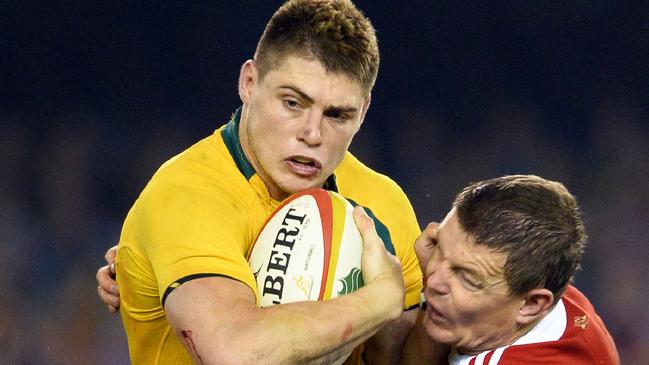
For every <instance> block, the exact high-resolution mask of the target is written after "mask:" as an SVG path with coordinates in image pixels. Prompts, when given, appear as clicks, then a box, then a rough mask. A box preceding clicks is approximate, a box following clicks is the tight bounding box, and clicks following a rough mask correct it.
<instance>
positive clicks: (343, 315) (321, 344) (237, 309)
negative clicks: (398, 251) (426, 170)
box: [165, 208, 404, 364]
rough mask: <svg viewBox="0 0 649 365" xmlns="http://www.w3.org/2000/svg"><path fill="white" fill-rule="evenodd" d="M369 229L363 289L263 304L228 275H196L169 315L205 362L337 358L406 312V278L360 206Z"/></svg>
mask: <svg viewBox="0 0 649 365" xmlns="http://www.w3.org/2000/svg"><path fill="white" fill-rule="evenodd" d="M354 217H355V219H356V223H357V225H358V226H359V229H360V231H361V234H362V235H363V241H364V246H363V257H362V267H363V278H364V280H365V282H366V285H365V286H364V287H363V288H361V289H359V290H358V291H356V292H354V293H351V294H348V295H344V296H341V297H338V298H335V299H333V300H330V301H326V302H317V301H311V302H299V303H291V304H283V305H276V306H271V307H265V308H259V307H257V306H256V305H255V297H254V294H253V293H252V291H251V290H250V288H248V287H247V286H246V285H244V284H242V283H240V282H238V281H235V280H232V279H228V278H220V277H210V278H202V279H195V280H191V281H189V282H187V283H184V284H182V285H181V286H180V287H178V288H176V289H175V290H174V291H172V292H171V294H170V295H169V296H168V298H167V300H166V303H165V311H166V314H167V319H168V320H169V323H170V324H171V327H172V328H173V330H174V332H175V333H176V335H177V336H178V337H179V339H180V340H181V342H182V343H183V344H184V345H185V347H186V348H187V350H188V351H189V352H190V354H191V355H192V356H193V357H194V361H195V362H196V363H198V364H233V363H236V364H253V363H254V364H257V363H260V362H263V363H271V364H299V363H331V362H332V361H334V360H336V359H338V358H340V357H341V356H344V355H346V354H347V353H349V352H351V351H352V349H353V348H354V347H355V346H357V345H358V344H360V343H362V342H363V341H365V340H366V339H367V338H369V337H370V336H372V335H373V334H375V333H376V332H377V331H378V330H379V328H381V327H382V326H384V325H385V324H386V323H388V322H391V321H393V320H395V319H396V318H397V317H398V316H399V315H400V313H401V307H402V305H403V304H402V303H403V296H404V291H403V279H402V278H401V268H400V265H399V262H398V260H397V259H396V258H395V257H394V256H392V255H390V254H389V253H388V252H387V251H385V249H384V247H383V244H382V242H381V240H380V238H378V236H377V235H376V231H375V230H374V223H373V221H372V220H371V219H369V217H367V215H365V214H364V212H363V211H362V209H360V208H356V210H355V212H354Z"/></svg>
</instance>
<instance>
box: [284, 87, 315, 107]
mask: <svg viewBox="0 0 649 365" xmlns="http://www.w3.org/2000/svg"><path fill="white" fill-rule="evenodd" d="M279 88H280V89H289V90H291V91H293V92H294V93H296V94H298V95H300V98H302V99H304V100H305V101H306V102H307V103H309V104H313V103H314V100H313V98H312V97H310V96H309V95H308V94H307V93H305V92H304V91H302V90H300V89H298V88H297V87H295V86H291V85H283V86H280V87H279Z"/></svg>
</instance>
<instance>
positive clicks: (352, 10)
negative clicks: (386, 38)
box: [255, 0, 380, 93]
mask: <svg viewBox="0 0 649 365" xmlns="http://www.w3.org/2000/svg"><path fill="white" fill-rule="evenodd" d="M287 56H299V57H303V58H305V59H317V60H318V61H319V62H320V63H321V64H322V65H323V67H324V68H325V70H327V71H328V72H334V73H343V74H345V75H347V76H348V77H350V78H351V79H352V80H353V81H355V82H358V83H359V85H360V86H361V87H362V88H363V89H364V90H365V91H366V92H367V93H369V92H370V91H371V89H372V87H373V86H374V82H375V81H376V75H377V73H378V69H379V58H380V57H379V48H378V44H377V40H376V33H375V31H374V27H373V26H372V24H371V23H370V21H369V19H367V18H366V17H365V15H363V13H362V12H361V11H360V10H359V9H358V8H356V6H355V5H354V4H353V3H352V2H351V1H349V0H290V1H287V2H286V3H284V4H283V5H282V6H281V7H280V8H279V9H278V10H277V11H276V12H275V14H273V16H272V18H271V19H270V21H269V22H268V24H267V25H266V29H265V30H264V33H263V35H262V36H261V39H260V40H259V43H258V45H257V50H256V51H255V63H256V64H257V68H258V70H259V76H260V78H263V77H264V76H265V75H266V74H267V73H268V71H270V70H272V69H274V68H277V67H278V66H279V65H280V64H281V62H282V61H283V60H284V59H285V58H286V57H287Z"/></svg>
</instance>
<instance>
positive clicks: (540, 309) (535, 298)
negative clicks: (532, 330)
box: [516, 288, 554, 325]
mask: <svg viewBox="0 0 649 365" xmlns="http://www.w3.org/2000/svg"><path fill="white" fill-rule="evenodd" d="M522 300H523V301H522V305H521V308H520V309H519V310H518V315H517V318H516V319H517V322H518V323H519V324H521V325H526V324H529V323H532V322H534V321H536V320H537V319H539V318H541V317H543V316H544V315H545V314H546V312H547V311H548V310H549V309H550V308H552V305H553V304H554V295H553V294H552V292H551V291H550V290H548V289H543V288H537V289H532V290H530V291H528V292H527V293H525V294H524V295H523V298H522Z"/></svg>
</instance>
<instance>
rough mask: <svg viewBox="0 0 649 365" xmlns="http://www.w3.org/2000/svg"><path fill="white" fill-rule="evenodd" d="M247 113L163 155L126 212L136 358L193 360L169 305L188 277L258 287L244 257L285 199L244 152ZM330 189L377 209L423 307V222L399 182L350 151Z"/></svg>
mask: <svg viewBox="0 0 649 365" xmlns="http://www.w3.org/2000/svg"><path fill="white" fill-rule="evenodd" d="M239 116H240V110H239V111H237V113H235V114H234V115H233V117H232V119H231V120H230V122H229V123H228V124H226V125H225V126H223V127H221V128H219V129H218V130H216V131H215V132H214V134H212V135H211V136H209V137H207V138H205V139H203V140H201V141H199V142H198V143H196V144H195V145H193V146H191V147H190V148H188V149H187V150H185V151H184V152H182V153H181V154H179V155H177V156H175V157H173V158H172V159H170V160H169V161H167V162H166V163H165V164H163V165H162V166H161V167H160V169H159V170H158V171H157V172H156V173H155V175H154V176H153V178H152V179H151V180H150V181H149V183H148V184H147V186H146V187H145V188H144V190H143V192H142V193H141V194H140V196H139V198H138V199H137V201H136V202H135V204H134V205H133V207H132V208H131V210H130V211H129V213H128V215H127V217H126V220H125V222H124V226H123V229H122V233H121V236H120V241H119V245H118V246H119V249H118V253H117V259H116V268H117V283H118V286H119V288H120V293H121V309H120V314H121V318H122V323H123V325H124V329H125V331H126V334H127V338H128V346H129V353H130V357H131V362H132V363H133V364H167V363H169V364H172V363H173V364H180V363H187V364H191V363H192V360H191V357H190V355H189V353H188V352H187V351H186V350H185V349H184V347H183V345H182V344H181V342H180V341H179V340H178V339H177V338H176V336H175V334H174V333H173V331H172V330H171V328H170V326H169V323H168V322H167V320H166V317H165V312H164V301H165V299H166V296H167V295H168V294H169V293H170V292H171V291H172V290H173V289H174V288H175V287H177V286H179V285H180V284H182V283H183V282H186V281H188V280H191V279H194V278H200V277H206V276H225V277H229V278H232V279H234V280H238V281H240V282H242V283H244V284H246V285H247V286H249V287H250V289H251V290H252V291H253V292H254V293H255V296H257V295H258V294H257V289H256V284H255V279H254V276H253V273H252V270H251V269H250V267H249V266H248V262H247V261H246V257H247V255H248V252H249V250H250V248H251V247H252V244H253V243H254V239H255V237H256V236H257V233H258V232H259V230H260V229H261V228H262V226H263V224H264V222H265V221H266V219H267V217H268V216H269V215H270V214H271V213H272V212H273V210H274V209H275V208H276V207H277V206H278V205H279V204H280V202H279V201H276V200H274V199H272V198H271V197H270V194H269V192H268V189H267V188H266V186H265V184H264V183H263V181H262V180H261V179H260V177H259V176H258V175H257V174H256V172H255V171H254V169H253V168H252V165H251V164H250V162H249V161H248V160H247V159H246V157H245V155H244V154H243V150H242V148H241V145H240V143H239V139H238V123H239ZM325 188H327V189H330V190H336V191H338V192H339V193H340V194H342V195H343V196H345V197H347V198H349V199H351V200H353V201H354V202H356V203H357V204H360V205H362V206H364V207H367V208H369V210H370V211H371V214H370V215H373V217H374V218H375V220H376V221H377V225H376V226H377V231H378V232H379V234H380V236H381V237H382V238H383V241H384V242H385V244H386V248H387V249H388V250H390V251H392V252H393V253H394V254H396V255H397V257H399V259H400V261H401V265H402V268H403V278H404V283H405V285H406V297H405V303H404V308H410V307H412V306H416V305H417V304H418V303H419V293H420V292H421V285H422V281H421V271H420V269H419V266H418V263H417V258H416V256H415V253H414V248H413V243H414V241H415V239H416V238H417V236H418V235H419V233H420V229H419V225H418V223H417V219H416V217H415V213H414V210H413V208H412V206H411V205H410V202H409V201H408V199H407V197H406V196H405V194H404V193H403V191H402V190H401V188H400V187H399V186H398V185H397V184H396V183H395V182H394V181H392V180H390V179H389V178H388V177H386V176H384V175H381V174H379V173H377V172H375V171H373V170H371V169H370V168H368V167H366V166H365V165H363V164H362V163H361V162H360V161H358V160H357V159H356V158H355V157H354V156H352V155H351V154H350V153H347V155H346V156H345V158H344V160H343V162H342V163H341V165H340V166H339V167H338V168H337V169H336V171H335V172H334V175H332V176H331V177H330V178H329V179H328V180H327V183H326V184H325ZM355 358H356V360H355V361H358V353H357V354H356V356H355Z"/></svg>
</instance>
